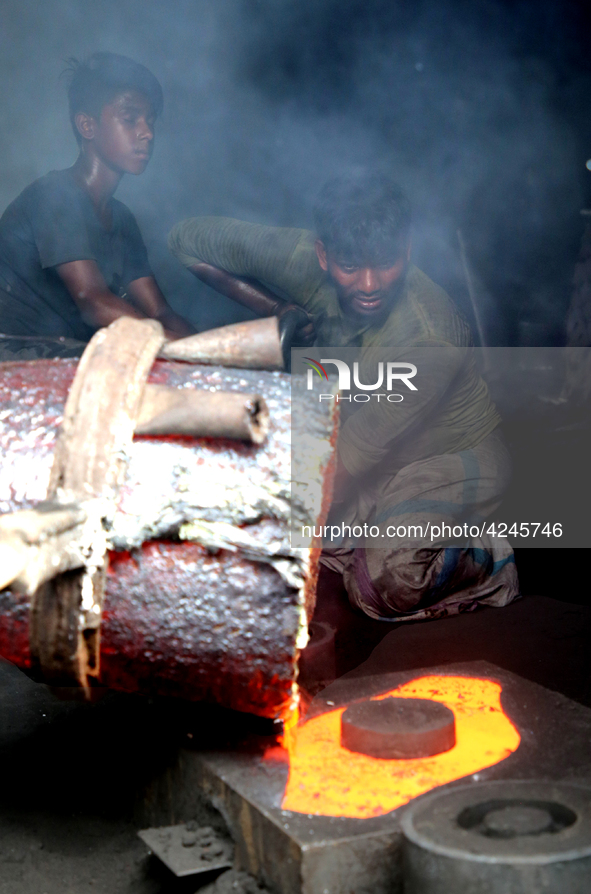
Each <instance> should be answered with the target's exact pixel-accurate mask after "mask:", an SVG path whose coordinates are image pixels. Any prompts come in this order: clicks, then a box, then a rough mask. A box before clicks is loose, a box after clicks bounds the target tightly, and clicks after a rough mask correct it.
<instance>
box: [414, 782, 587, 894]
mask: <svg viewBox="0 0 591 894" xmlns="http://www.w3.org/2000/svg"><path fill="white" fill-rule="evenodd" d="M402 831H403V834H404V847H403V853H404V881H405V887H404V892H405V894H450V892H454V894H455V892H460V891H461V892H462V894H509V892H510V894H537V892H541V891H548V892H550V891H556V892H560V894H587V892H589V891H590V890H591V887H590V886H591V788H587V787H584V786H578V785H570V784H566V783H560V782H543V781H523V780H515V781H502V782H488V783H473V784H471V785H463V786H459V787H456V788H452V789H447V790H443V791H441V790H439V791H436V792H432V793H430V794H428V795H424V796H423V797H421V798H417V800H416V801H414V802H412V804H411V805H410V806H409V807H408V808H407V809H406V810H405V812H404V815H403V817H402Z"/></svg>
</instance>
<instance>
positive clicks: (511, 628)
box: [0, 576, 591, 894]
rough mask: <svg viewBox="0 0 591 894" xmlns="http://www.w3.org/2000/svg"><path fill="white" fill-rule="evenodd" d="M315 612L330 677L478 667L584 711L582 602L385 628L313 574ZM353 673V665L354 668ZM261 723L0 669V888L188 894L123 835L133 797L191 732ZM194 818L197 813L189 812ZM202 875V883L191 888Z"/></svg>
mask: <svg viewBox="0 0 591 894" xmlns="http://www.w3.org/2000/svg"><path fill="white" fill-rule="evenodd" d="M320 597H321V600H322V602H321V605H320V606H319V610H318V617H320V618H323V619H324V620H328V621H329V622H331V623H335V624H338V626H339V633H338V647H339V672H340V673H341V674H342V673H345V672H350V671H352V670H354V672H355V673H357V674H376V673H380V672H385V671H394V670H399V669H408V668H410V669H412V668H413V667H426V666H429V665H441V664H445V663H446V662H449V663H451V662H459V661H469V660H472V659H485V660H487V661H490V662H492V663H494V664H496V665H499V666H501V667H504V668H507V669H509V670H511V671H513V672H514V673H517V674H520V675H521V676H523V677H526V678H528V679H530V680H534V681H535V682H537V683H540V684H542V685H544V686H547V687H548V688H551V689H555V690H557V691H560V692H562V693H564V694H565V695H567V696H569V697H570V698H573V699H576V700H579V701H581V702H583V703H585V704H588V705H589V704H591V650H590V649H589V646H588V644H589V642H590V634H591V608H590V607H588V606H586V605H582V604H574V603H568V602H565V601H559V600H556V599H552V598H549V597H547V596H546V597H543V596H533V595H532V596H526V597H524V598H523V599H521V600H519V601H518V602H516V603H514V604H513V605H511V606H508V607H506V608H504V609H482V610H480V611H477V612H474V613H471V614H467V615H460V616H458V617H456V618H447V619H444V620H440V621H431V622H428V623H414V624H409V625H401V626H397V627H392V626H391V625H380V624H379V622H370V621H367V622H366V621H365V620H364V619H362V618H359V617H358V616H356V615H353V614H352V613H351V612H350V610H349V609H348V608H347V606H346V604H345V603H344V601H343V594H342V592H341V591H340V589H339V587H338V585H337V581H335V580H331V579H330V577H328V578H326V576H325V578H324V580H323V582H322V585H321V590H320ZM355 666H357V667H356V670H355ZM249 726H250V727H252V728H253V729H255V728H256V729H257V730H258V731H259V732H271V729H270V727H268V726H267V725H265V723H264V722H262V721H259V720H256V719H253V718H248V717H245V716H244V715H238V716H236V715H233V714H231V713H230V712H223V711H218V710H216V709H213V708H212V709H209V708H200V707H197V708H193V707H187V706H183V705H179V704H178V703H171V702H165V701H154V702H152V701H150V700H147V699H142V698H138V697H133V696H125V695H121V694H113V693H107V694H105V695H104V697H103V698H102V699H101V700H99V701H98V702H97V703H96V704H93V705H80V704H77V703H75V702H67V701H62V700H59V699H57V698H56V697H55V696H54V695H53V694H52V693H51V692H50V691H49V690H48V689H47V688H46V687H44V686H41V685H39V684H36V683H33V682H32V681H31V680H29V679H28V678H27V677H26V676H25V675H24V674H22V673H21V672H20V671H18V670H17V669H16V668H14V667H13V666H12V665H10V664H8V663H6V662H3V663H2V664H0V749H1V752H2V770H3V772H2V785H1V786H0V894H58V892H59V894H82V892H85V891H92V892H98V894H190V892H194V891H195V890H196V889H197V888H198V885H197V884H196V883H195V882H190V881H189V882H187V881H183V882H179V881H178V880H176V879H175V878H174V877H173V876H172V875H171V874H170V873H169V872H168V870H165V869H163V868H162V867H161V866H160V865H159V864H158V862H157V861H156V859H155V858H154V857H150V856H149V855H148V854H147V850H146V847H145V845H143V844H142V842H141V841H140V840H139V839H137V838H136V834H135V833H136V830H137V829H138V828H141V827H142V825H145V820H143V819H142V817H141V815H140V813H138V796H139V795H140V793H141V792H142V791H144V790H145V788H146V786H148V785H149V782H150V779H151V778H153V777H154V776H156V775H158V774H159V773H160V772H161V771H162V769H163V768H164V767H165V766H166V765H167V764H170V763H171V762H172V761H173V759H174V754H175V749H176V748H177V747H178V746H179V744H181V743H182V742H183V740H185V741H186V738H185V737H186V735H187V733H188V732H191V735H192V736H193V737H194V738H193V741H195V740H196V739H197V740H198V738H199V735H200V733H207V734H208V745H211V740H212V738H211V735H210V733H211V732H212V730H214V729H215V733H216V735H217V736H218V738H219V739H220V741H221V738H223V737H224V736H226V737H228V736H230V735H232V730H233V728H234V727H238V728H240V729H241V730H242V731H244V730H246V729H247V728H248V727H249ZM196 818H197V819H198V820H200V819H202V817H200V816H199V814H198V813H197V815H196ZM204 881H205V880H204Z"/></svg>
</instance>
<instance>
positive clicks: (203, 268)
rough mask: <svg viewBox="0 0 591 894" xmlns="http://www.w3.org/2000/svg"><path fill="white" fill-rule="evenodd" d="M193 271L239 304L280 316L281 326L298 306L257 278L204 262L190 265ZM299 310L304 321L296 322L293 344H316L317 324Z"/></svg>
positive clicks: (299, 308)
mask: <svg viewBox="0 0 591 894" xmlns="http://www.w3.org/2000/svg"><path fill="white" fill-rule="evenodd" d="M189 270H190V271H191V273H193V274H195V276H196V277H197V278H198V279H200V280H201V282H204V283H205V284H206V285H207V286H210V287H211V288H212V289H215V290H216V292H220V293H221V294H222V295H225V296H226V297H227V298H231V299H232V300H233V301H237V302H238V304H242V305H244V307H248V308H249V309H250V310H252V311H254V313H255V314H258V315H259V316H261V317H279V326H280V329H281V325H282V321H283V320H285V319H286V318H287V315H288V314H289V313H290V311H292V310H293V308H294V307H295V305H293V304H289V302H287V301H283V300H282V299H281V298H278V297H277V295H274V294H273V292H271V291H269V289H266V288H265V286H263V285H261V283H259V282H257V281H256V280H253V279H246V278H245V277H241V276H234V275H233V274H232V273H228V272H227V271H226V270H220V269H219V267H213V266H212V265H211V264H206V263H205V262H203V261H201V262H200V263H198V264H193V265H192V266H191V267H189ZM297 313H298V314H299V315H300V316H301V317H302V322H301V323H299V324H296V325H295V329H294V331H293V333H292V337H291V339H290V342H291V344H293V345H294V346H295V344H296V343H297V344H298V345H301V346H302V347H307V346H308V345H311V344H313V342H314V338H315V335H316V333H315V331H314V324H313V323H312V321H311V319H310V318H309V317H308V315H307V314H306V312H305V311H304V310H303V308H301V307H299V306H298V308H297Z"/></svg>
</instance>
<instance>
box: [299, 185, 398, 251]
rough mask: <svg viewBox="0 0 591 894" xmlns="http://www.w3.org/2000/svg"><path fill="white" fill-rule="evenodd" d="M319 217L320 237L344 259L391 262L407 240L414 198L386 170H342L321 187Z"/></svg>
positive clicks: (318, 203) (316, 223)
mask: <svg viewBox="0 0 591 894" xmlns="http://www.w3.org/2000/svg"><path fill="white" fill-rule="evenodd" d="M314 222H315V225H316V233H317V236H318V238H319V239H321V240H322V242H323V243H324V245H325V247H326V248H327V249H328V250H329V251H330V252H332V253H333V254H334V255H335V256H336V257H337V258H338V259H339V260H341V261H346V262H347V263H349V264H355V265H365V264H370V265H375V266H378V265H381V264H388V263H390V262H393V261H396V260H398V258H399V257H400V256H401V255H402V254H403V253H404V252H405V251H406V248H407V246H408V241H409V237H410V224H411V210H410V202H409V201H408V199H407V197H406V195H405V194H404V192H403V190H402V189H401V187H400V186H398V184H397V183H395V182H394V181H393V180H391V179H390V178H389V177H387V176H385V175H384V174H376V173H363V174H357V175H342V176H340V177H334V178H333V179H331V180H329V181H328V182H327V183H325V184H324V186H323V187H322V189H321V190H320V193H319V195H318V199H317V200H316V204H315V206H314Z"/></svg>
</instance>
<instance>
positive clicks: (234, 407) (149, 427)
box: [135, 385, 269, 444]
mask: <svg viewBox="0 0 591 894" xmlns="http://www.w3.org/2000/svg"><path fill="white" fill-rule="evenodd" d="M268 430H269V410H268V409H267V405H266V403H265V401H264V400H263V398H262V397H261V396H260V394H237V393H235V392H234V393H232V392H231V391H216V392H211V391H193V390H189V389H187V388H183V389H181V388H166V387H165V386H163V385H146V387H145V389H144V396H143V399H142V405H141V408H140V413H139V418H138V421H137V422H136V426H135V433H136V434H137V435H190V436H191V437H194V438H237V439H239V440H242V441H250V442H251V443H252V444H262V443H263V441H264V440H265V437H266V435H267V432H268Z"/></svg>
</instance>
